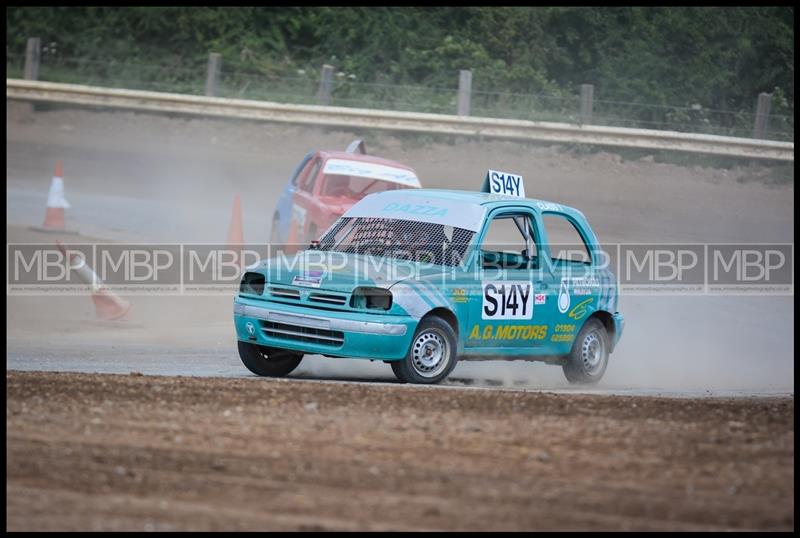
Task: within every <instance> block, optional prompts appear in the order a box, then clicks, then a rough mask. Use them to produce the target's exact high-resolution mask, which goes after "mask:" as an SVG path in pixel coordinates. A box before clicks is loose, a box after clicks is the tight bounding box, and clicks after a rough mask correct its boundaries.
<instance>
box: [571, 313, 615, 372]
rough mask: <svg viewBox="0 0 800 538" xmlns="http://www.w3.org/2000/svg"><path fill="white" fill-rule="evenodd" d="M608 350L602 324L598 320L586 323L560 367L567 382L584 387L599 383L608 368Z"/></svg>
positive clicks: (605, 333)
mask: <svg viewBox="0 0 800 538" xmlns="http://www.w3.org/2000/svg"><path fill="white" fill-rule="evenodd" d="M609 349H610V347H609V339H608V332H607V331H606V328H605V326H604V325H603V324H602V322H601V321H600V320H599V319H590V320H589V321H587V322H586V323H585V324H584V326H583V327H582V328H581V330H580V332H579V333H578V336H577V338H575V342H574V343H573V344H572V351H570V354H569V355H567V363H566V364H564V366H563V367H562V368H563V369H564V375H565V376H566V378H567V381H569V382H570V383H574V384H584V385H588V384H593V383H597V382H598V381H600V379H601V378H602V377H603V374H605V372H606V367H607V366H608V354H609V351H608V350H609Z"/></svg>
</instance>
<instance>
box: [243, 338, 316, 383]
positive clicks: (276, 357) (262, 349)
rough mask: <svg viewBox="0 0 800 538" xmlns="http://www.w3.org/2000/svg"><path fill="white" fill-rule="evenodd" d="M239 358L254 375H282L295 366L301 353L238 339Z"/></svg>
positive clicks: (300, 357)
mask: <svg viewBox="0 0 800 538" xmlns="http://www.w3.org/2000/svg"><path fill="white" fill-rule="evenodd" d="M239 358H241V359H242V363H244V365H245V366H246V367H247V369H248V370H250V371H251V372H253V373H254V374H256V375H260V376H266V377H283V376H285V375H288V374H289V372H291V371H292V370H294V369H295V368H297V366H298V365H299V364H300V361H301V360H302V359H303V355H302V353H294V352H292V351H286V350H285V349H275V348H271V347H266V346H259V345H257V344H250V343H247V342H242V341H241V340H239Z"/></svg>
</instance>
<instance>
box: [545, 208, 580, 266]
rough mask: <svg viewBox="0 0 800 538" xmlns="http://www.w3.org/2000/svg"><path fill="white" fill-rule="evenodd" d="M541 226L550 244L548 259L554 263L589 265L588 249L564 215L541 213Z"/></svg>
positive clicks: (572, 224)
mask: <svg viewBox="0 0 800 538" xmlns="http://www.w3.org/2000/svg"><path fill="white" fill-rule="evenodd" d="M542 224H543V226H544V229H545V232H546V233H547V240H548V241H549V243H550V257H551V258H552V260H553V261H554V262H560V263H579V264H584V265H588V264H591V262H592V256H591V254H590V252H589V247H588V246H587V245H586V241H584V239H583V236H582V235H581V233H580V231H578V228H577V227H576V226H575V223H573V222H572V221H571V220H570V219H568V218H567V217H566V216H565V215H561V214H558V213H543V214H542Z"/></svg>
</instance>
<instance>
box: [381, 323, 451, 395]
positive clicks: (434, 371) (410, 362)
mask: <svg viewBox="0 0 800 538" xmlns="http://www.w3.org/2000/svg"><path fill="white" fill-rule="evenodd" d="M456 343H457V340H456V333H455V331H453V328H452V327H451V326H450V324H449V323H447V322H446V321H444V320H443V319H441V318H437V317H429V318H425V319H423V320H422V321H421V322H420V323H419V325H418V326H417V330H416V332H415V333H414V339H413V340H412V341H411V347H410V348H409V350H408V353H407V354H406V356H405V358H404V359H402V360H399V361H392V362H391V365H392V371H393V372H394V375H395V376H397V379H399V380H400V381H402V382H403V383H420V384H426V385H432V384H435V383H439V382H440V381H442V380H443V379H444V378H446V377H447V376H448V375H449V374H450V372H452V371H453V368H455V366H456V362H457V360H458V357H457V356H456Z"/></svg>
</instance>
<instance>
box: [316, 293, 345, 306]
mask: <svg viewBox="0 0 800 538" xmlns="http://www.w3.org/2000/svg"><path fill="white" fill-rule="evenodd" d="M308 300H309V301H315V302H318V303H326V304H335V305H343V304H345V303H346V302H347V297H346V296H344V295H336V294H333V293H312V294H311V295H309V296H308Z"/></svg>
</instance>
